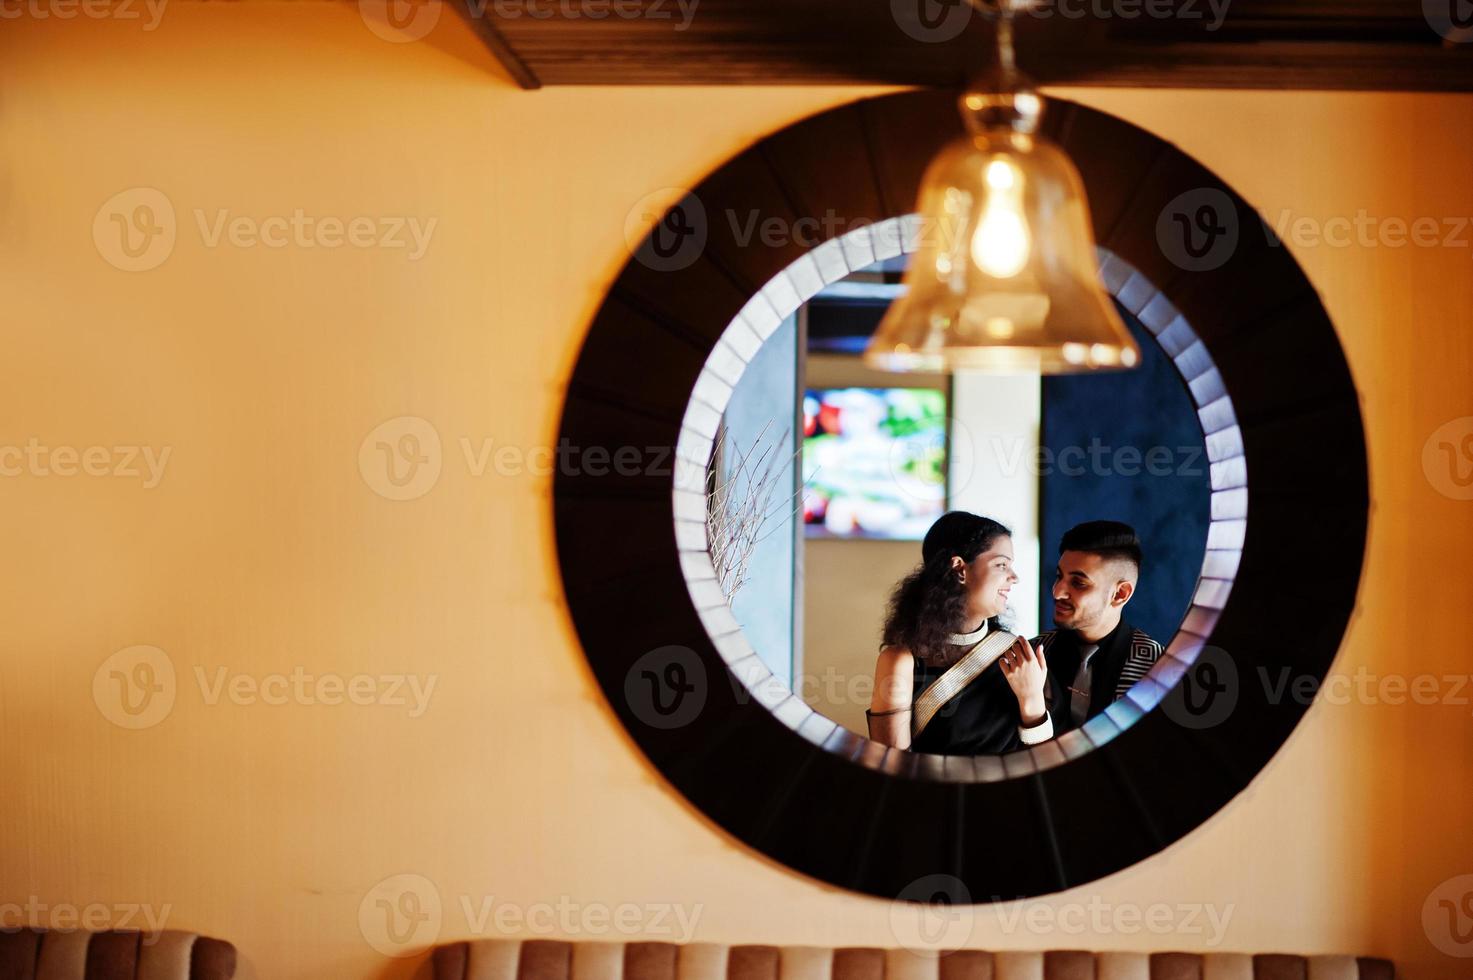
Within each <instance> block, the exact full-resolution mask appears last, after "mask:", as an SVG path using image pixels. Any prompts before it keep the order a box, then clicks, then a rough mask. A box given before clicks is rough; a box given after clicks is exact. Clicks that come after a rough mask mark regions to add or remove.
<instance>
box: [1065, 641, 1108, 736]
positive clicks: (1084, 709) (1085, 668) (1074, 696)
mask: <svg viewBox="0 0 1473 980" xmlns="http://www.w3.org/2000/svg"><path fill="white" fill-rule="evenodd" d="M1099 651H1100V645H1099V644H1098V643H1091V644H1089V645H1087V646H1083V647H1080V649H1079V672H1078V673H1077V674H1075V675H1074V683H1073V684H1070V685H1069V714H1070V716H1071V717H1072V718H1073V719H1074V724H1075V725H1082V724H1084V722H1085V719H1087V718H1088V717H1089V690H1090V681H1091V676H1090V675H1091V667H1090V660H1091V659H1093V658H1094V655H1095V654H1096V653H1099Z"/></svg>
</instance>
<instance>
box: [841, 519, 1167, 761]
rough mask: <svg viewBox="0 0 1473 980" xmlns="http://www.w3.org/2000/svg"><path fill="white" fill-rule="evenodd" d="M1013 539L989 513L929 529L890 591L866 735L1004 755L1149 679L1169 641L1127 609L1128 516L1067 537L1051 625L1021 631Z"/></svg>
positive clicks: (1131, 533) (1130, 580)
mask: <svg viewBox="0 0 1473 980" xmlns="http://www.w3.org/2000/svg"><path fill="white" fill-rule="evenodd" d="M1013 560H1014V555H1013V539H1012V533H1011V532H1010V531H1009V530H1008V528H1007V527H1005V526H1004V525H1002V524H1000V523H999V522H997V521H995V520H992V519H991V518H987V517H982V516H980V515H977V514H973V513H968V512H966V511H951V512H949V513H947V514H944V515H942V516H941V517H940V518H938V519H937V520H936V522H935V523H934V524H932V525H931V527H930V529H929V530H928V531H927V532H926V535H925V538H924V539H923V540H922V542H921V563H920V565H919V566H918V567H917V568H916V569H915V570H914V571H912V572H911V573H910V574H908V575H907V576H906V577H905V578H904V579H902V580H901V581H900V582H899V583H898V584H897V585H896V586H895V589H894V591H893V593H892V595H891V598H890V603H889V608H888V611H887V615H886V617H885V624H884V629H883V634H882V643H881V646H880V652H879V657H878V659H877V661H876V665H875V684H874V695H873V700H872V702H871V705H870V708H869V710H868V711H866V712H865V717H866V719H867V721H868V724H869V735H870V737H871V738H873V739H875V740H876V741H879V742H883V743H885V744H886V745H892V746H895V747H896V748H901V749H910V750H912V751H915V752H926V753H931V754H936V755H995V754H1001V753H1006V752H1013V751H1017V750H1018V749H1021V748H1025V747H1027V746H1032V745H1038V744H1041V743H1043V742H1046V741H1048V740H1049V739H1051V738H1054V737H1056V736H1058V735H1060V734H1062V733H1064V732H1066V731H1069V730H1071V729H1074V728H1077V727H1079V726H1080V725H1083V724H1084V723H1085V722H1086V721H1088V720H1089V719H1090V718H1092V717H1094V716H1095V715H1097V714H1099V713H1100V712H1102V711H1104V710H1105V709H1106V708H1107V707H1109V705H1110V704H1111V703H1112V702H1114V701H1115V700H1117V699H1119V698H1122V697H1124V696H1125V693H1126V691H1128V690H1129V689H1130V686H1131V685H1132V684H1134V683H1135V682H1136V681H1138V680H1140V679H1141V678H1142V677H1144V676H1145V675H1146V673H1147V672H1148V671H1149V670H1150V669H1151V666H1152V665H1153V664H1155V662H1156V661H1157V660H1158V659H1159V658H1160V657H1161V654H1162V647H1161V645H1160V644H1159V643H1157V642H1156V641H1154V640H1153V639H1151V638H1150V637H1149V636H1147V635H1146V633H1145V632H1144V631H1142V630H1139V629H1136V628H1135V627H1133V626H1132V625H1131V624H1130V623H1129V622H1127V621H1126V620H1125V617H1124V612H1125V607H1126V605H1127V604H1128V603H1129V602H1130V600H1131V598H1132V597H1133V596H1135V594H1136V589H1137V586H1138V584H1139V580H1140V569H1141V560H1142V554H1141V545H1140V539H1139V537H1138V536H1137V534H1136V532H1135V530H1134V529H1133V528H1132V527H1131V526H1130V525H1128V524H1124V523H1121V522H1119V521H1109V520H1096V521H1089V522H1086V523H1083V524H1080V525H1077V526H1075V527H1073V528H1071V529H1070V530H1069V531H1068V532H1066V533H1065V534H1064V535H1063V537H1062V538H1061V540H1060V542H1059V557H1058V563H1057V566H1056V568H1055V572H1054V585H1053V593H1052V597H1053V602H1054V605H1053V617H1054V623H1055V627H1056V628H1055V629H1053V630H1050V631H1048V632H1044V633H1041V634H1040V635H1039V636H1036V637H1033V638H1032V639H1025V638H1023V637H1021V636H1017V635H1014V634H1013V633H1011V632H1009V631H1008V624H1007V622H1006V621H1005V620H1004V618H1003V617H1004V615H1005V612H1006V609H1007V605H1008V598H1009V595H1010V593H1011V590H1012V588H1013V586H1014V585H1015V584H1017V582H1018V580H1019V577H1018V574H1017V573H1016V572H1015V571H1014V570H1013Z"/></svg>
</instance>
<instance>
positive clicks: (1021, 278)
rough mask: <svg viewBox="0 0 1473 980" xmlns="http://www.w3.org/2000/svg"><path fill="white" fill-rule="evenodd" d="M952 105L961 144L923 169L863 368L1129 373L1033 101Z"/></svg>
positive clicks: (1080, 191) (1018, 97) (1135, 353)
mask: <svg viewBox="0 0 1473 980" xmlns="http://www.w3.org/2000/svg"><path fill="white" fill-rule="evenodd" d="M1009 84H1010V85H1016V82H1015V80H1013V79H1010V80H1009ZM960 105H961V110H962V114H963V117H964V118H965V120H966V122H967V125H968V129H969V130H970V133H969V135H967V136H965V137H963V138H961V139H958V140H956V141H955V142H953V143H951V144H950V145H949V146H947V147H946V148H945V149H943V150H942V151H941V153H940V154H938V155H937V157H936V158H935V159H934V160H933V161H931V165H930V166H929V167H928V168H927V170H926V173H925V176H924V178H923V179H922V182H921V192H920V200H919V203H918V206H917V210H918V212H919V217H920V223H919V226H918V228H917V229H916V235H917V236H918V240H917V245H916V250H915V252H914V253H913V254H912V256H911V263H910V267H909V269H908V270H907V271H906V273H905V277H904V285H905V287H906V288H905V291H904V292H903V293H902V295H901V296H900V297H899V298H898V299H896V300H895V302H894V303H892V304H891V306H890V309H889V311H888V312H887V313H886V315H885V317H884V319H883V320H882V321H881V323H880V326H879V328H878V330H877V331H876V332H875V335H874V337H873V339H872V340H871V341H870V344H869V346H868V347H867V348H866V350H865V355H864V359H865V363H866V364H868V365H869V366H870V367H874V368H879V369H881V370H885V371H927V372H937V371H954V370H959V369H969V370H975V371H984V372H991V373H1017V372H1037V373H1043V374H1062V373H1069V372H1075V371H1089V370H1098V369H1108V368H1129V367H1133V366H1135V364H1136V363H1137V362H1138V361H1139V359H1140V348H1139V347H1138V346H1136V343H1135V340H1134V338H1132V337H1131V335H1130V331H1128V330H1127V329H1126V327H1125V324H1124V323H1122V322H1121V320H1120V316H1119V314H1118V313H1116V311H1115V307H1114V304H1113V302H1112V301H1111V300H1110V297H1109V296H1108V295H1107V294H1106V293H1105V290H1104V287H1103V286H1102V285H1101V283H1100V277H1099V271H1098V267H1097V259H1096V255H1095V243H1094V236H1093V235H1092V234H1091V231H1090V220H1089V205H1088V204H1087V203H1086V201H1085V196H1084V185H1083V183H1082V182H1081V180H1080V179H1079V173H1078V171H1076V170H1075V169H1074V165H1073V164H1072V163H1071V162H1070V161H1069V158H1068V156H1066V155H1065V154H1064V152H1063V151H1062V150H1060V149H1059V148H1058V147H1057V146H1055V145H1054V144H1053V143H1051V142H1049V141H1048V140H1047V139H1045V138H1044V137H1042V136H1040V135H1039V134H1038V132H1037V124H1038V119H1039V117H1040V115H1041V113H1042V98H1041V97H1040V96H1038V95H1037V94H1036V93H1035V92H1033V91H1032V90H1031V88H1027V87H1021V88H1019V87H1014V88H1013V89H1012V90H1011V91H1007V90H1004V91H996V92H989V91H986V90H976V91H973V92H969V93H968V94H966V95H964V96H963V97H962V99H961V104H960Z"/></svg>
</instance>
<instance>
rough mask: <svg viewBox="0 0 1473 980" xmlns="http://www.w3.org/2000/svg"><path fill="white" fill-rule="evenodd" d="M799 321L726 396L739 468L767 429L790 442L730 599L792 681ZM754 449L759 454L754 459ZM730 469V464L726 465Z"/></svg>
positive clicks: (730, 441) (760, 651) (787, 323)
mask: <svg viewBox="0 0 1473 980" xmlns="http://www.w3.org/2000/svg"><path fill="white" fill-rule="evenodd" d="M798 389H799V384H798V320H797V318H796V317H788V318H787V319H786V320H784V321H783V323H782V324H781V325H780V326H779V327H778V328H777V330H775V331H774V332H773V334H772V336H771V337H769V338H767V340H766V341H765V342H764V343H763V344H762V346H761V347H760V348H758V350H757V354H756V356H755V357H753V358H752V361H751V363H750V364H749V365H748V366H747V369H746V371H744V372H743V373H742V376H741V378H740V379H738V381H737V385H736V388H735V389H734V390H733V391H732V395H731V401H730V402H728V403H727V406H726V414H725V423H726V427H727V434H726V438H727V445H728V447H729V451H728V453H727V456H726V464H727V466H728V467H731V468H735V459H736V455H737V454H736V453H735V452H732V451H731V450H735V449H737V448H738V447H740V449H741V450H742V451H743V452H746V451H749V450H750V449H751V448H752V446H753V444H754V443H756V441H757V438H758V436H759V435H760V434H761V433H762V430H763V427H764V426H769V423H770V426H769V427H768V429H767V434H766V435H765V436H763V438H762V443H763V445H764V446H772V445H774V444H775V443H776V441H777V440H778V438H779V437H781V436H782V434H783V433H784V432H786V433H787V446H786V449H785V450H779V451H778V452H779V455H780V456H782V457H783V458H782V460H781V462H780V463H779V464H778V465H779V466H782V467H783V470H782V473H781V477H780V479H779V481H778V487H777V489H776V490H774V491H773V494H772V500H771V504H770V507H769V511H770V512H773V513H774V514H775V516H774V517H773V518H771V519H770V520H769V521H768V523H767V525H766V526H765V527H764V528H763V529H762V535H763V537H762V540H761V541H759V542H758V543H757V546H756V548H755V550H754V551H753V552H752V560H751V563H750V564H749V565H748V566H747V581H746V584H744V585H743V586H742V587H741V589H740V590H738V592H737V594H736V596H735V597H734V598H733V599H732V603H731V611H732V614H733V615H734V616H735V617H736V621H737V622H738V623H740V624H741V627H742V631H743V632H744V633H745V634H746V636H747V641H748V642H749V643H751V644H752V649H753V650H755V651H756V652H757V655H758V656H759V657H761V658H762V662H763V663H765V664H766V665H767V668H768V669H769V670H771V671H772V672H773V673H774V674H776V675H777V676H778V677H780V678H782V679H783V680H784V681H786V682H787V683H788V684H792V682H793V577H794V558H795V550H796V549H795V540H794V531H795V524H794V518H793V516H792V510H793V508H794V507H795V506H796V504H795V503H794V501H793V499H792V497H793V494H794V493H795V492H796V490H797V487H798V479H799V476H800V474H799V472H798V470H799V466H798V465H797V463H796V461H795V460H794V459H793V453H794V452H795V450H796V448H797V446H798V445H799V443H798V437H799V433H798V431H797V421H796V420H797V416H798ZM756 455H760V453H757V454H754V456H753V462H755V457H756ZM728 475H729V471H728Z"/></svg>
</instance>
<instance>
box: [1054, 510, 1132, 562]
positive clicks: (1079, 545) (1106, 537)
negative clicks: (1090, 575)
mask: <svg viewBox="0 0 1473 980" xmlns="http://www.w3.org/2000/svg"><path fill="white" fill-rule="evenodd" d="M1066 551H1087V552H1089V553H1090V554H1092V555H1099V556H1100V557H1101V558H1103V559H1105V560H1106V561H1116V560H1119V561H1128V562H1130V564H1131V565H1132V566H1133V567H1134V568H1135V570H1136V573H1137V574H1139V573H1140V569H1141V539H1140V537H1139V535H1137V534H1136V533H1135V528H1133V527H1131V526H1130V525H1129V524H1125V523H1123V522H1121V521H1085V522H1084V523H1083V524H1078V525H1075V526H1074V527H1071V528H1070V529H1069V530H1068V531H1065V532H1064V536H1063V537H1062V538H1060V539H1059V554H1063V553H1064V552H1066Z"/></svg>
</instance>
